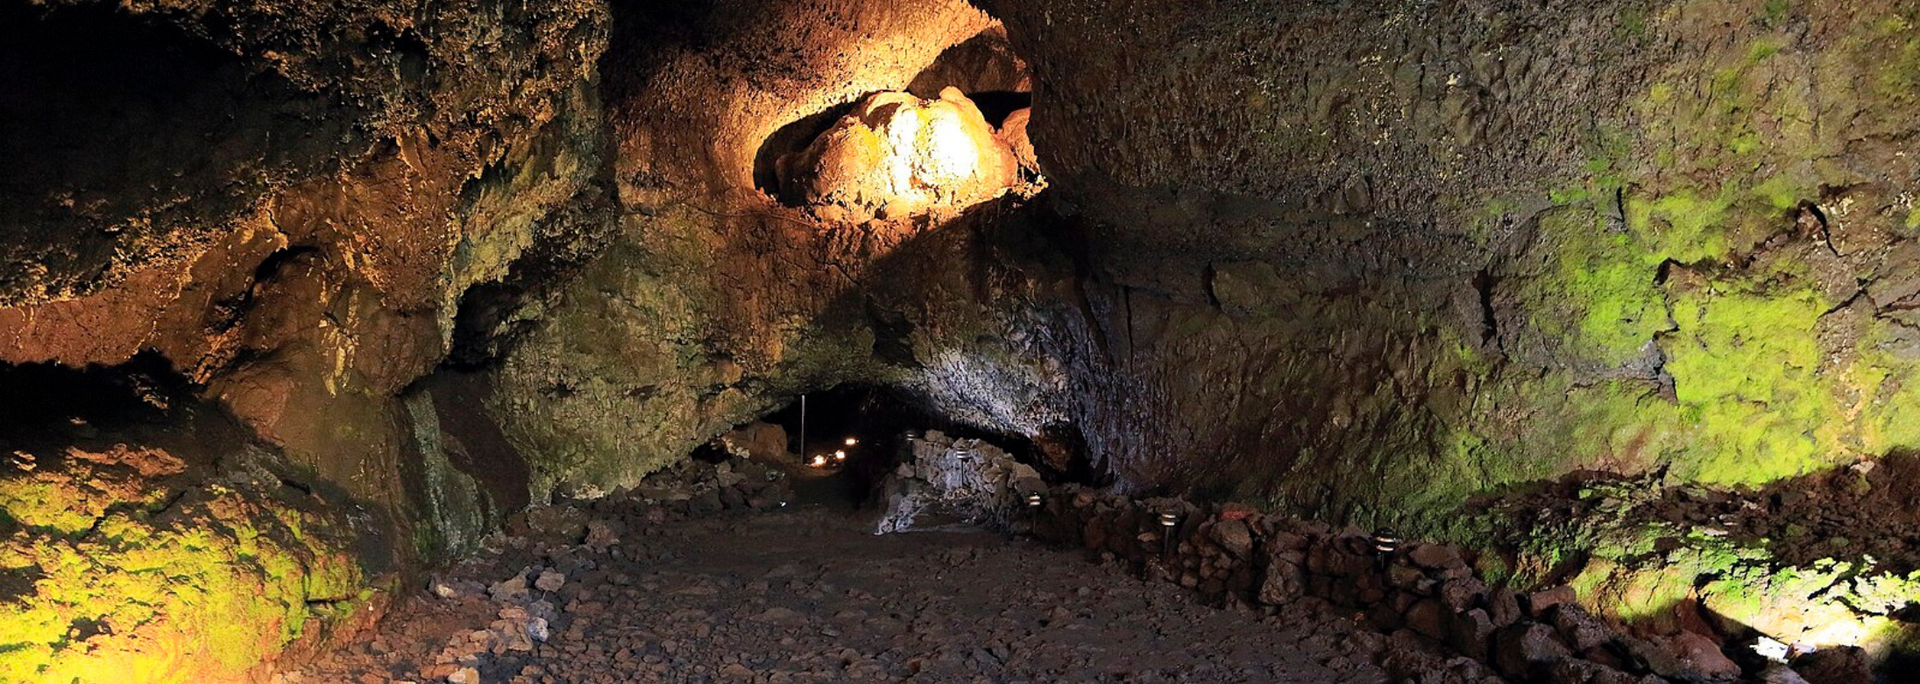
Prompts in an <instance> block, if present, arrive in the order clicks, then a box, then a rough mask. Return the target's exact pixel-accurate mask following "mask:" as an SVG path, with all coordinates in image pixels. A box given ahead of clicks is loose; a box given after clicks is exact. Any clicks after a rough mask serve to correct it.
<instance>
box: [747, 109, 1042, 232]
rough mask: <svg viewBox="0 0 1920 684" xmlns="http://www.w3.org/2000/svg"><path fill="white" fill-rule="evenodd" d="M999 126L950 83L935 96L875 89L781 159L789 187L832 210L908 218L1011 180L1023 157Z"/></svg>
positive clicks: (858, 219) (853, 216)
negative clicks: (1018, 158)
mask: <svg viewBox="0 0 1920 684" xmlns="http://www.w3.org/2000/svg"><path fill="white" fill-rule="evenodd" d="M998 133H999V132H998V131H996V130H995V129H994V127H993V126H992V125H990V124H988V123H987V120H986V117H985V115H983V114H981V113H980V108H979V107H978V106H976V105H974V103H973V100H970V99H967V96H966V95H965V94H964V93H962V92H960V90H959V89H957V88H954V87H952V86H948V87H947V88H945V89H942V90H941V91H940V97H938V98H935V99H930V100H923V99H920V98H917V97H914V96H912V95H909V94H907V93H875V94H873V95H871V96H868V97H867V99H865V100H862V101H860V103H859V104H858V105H856V106H855V107H854V109H853V112H851V113H849V114H847V115H846V116H844V117H841V119H840V120H839V121H837V122H835V123H834V125H833V126H832V127H830V128H828V129H827V130H826V131H825V132H823V133H821V134H820V136H819V137H817V138H815V139H814V141H813V144H812V145H808V146H807V149H805V150H802V151H801V152H800V153H799V154H798V155H794V156H790V157H783V158H781V159H780V160H779V161H778V162H776V164H777V166H778V173H779V174H780V176H781V188H782V191H783V194H784V195H785V196H786V197H787V198H788V199H789V200H790V201H793V202H796V203H799V204H803V205H806V206H809V207H812V208H813V211H814V214H815V215H817V216H820V217H821V218H823V219H825V220H829V221H851V222H854V223H864V222H867V221H870V220H872V219H874V218H885V219H898V218H906V217H909V216H912V215H914V214H923V213H926V212H927V211H928V210H930V209H933V208H935V207H949V208H962V207H966V206H968V205H972V204H978V203H980V202H981V201H983V200H987V199H991V198H992V197H994V196H995V195H998V194H1000V193H1002V192H1005V191H1006V190H1007V189H1008V188H1010V187H1012V186H1013V185H1014V183H1015V181H1016V180H1017V179H1018V176H1017V175H1016V174H1017V172H1018V167H1017V166H1016V164H1017V162H1016V160H1015V158H1014V151H1013V149H1012V146H1011V144H1009V143H1008V142H1007V141H1005V140H1003V139H1002V138H1001V137H999V134H998Z"/></svg>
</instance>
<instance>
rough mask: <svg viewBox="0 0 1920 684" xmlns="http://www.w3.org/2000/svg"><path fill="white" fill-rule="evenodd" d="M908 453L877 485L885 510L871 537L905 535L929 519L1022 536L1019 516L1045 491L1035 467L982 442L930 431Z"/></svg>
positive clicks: (912, 443) (910, 445) (914, 441)
mask: <svg viewBox="0 0 1920 684" xmlns="http://www.w3.org/2000/svg"><path fill="white" fill-rule="evenodd" d="M906 448H907V450H908V452H909V454H908V457H907V458H905V459H903V460H902V461H901V463H900V465H899V466H898V467H896V468H895V469H894V471H893V472H891V473H888V474H887V476H886V479H885V480H883V481H882V482H881V484H880V497H881V498H883V499H884V500H885V501H886V510H885V512H883V513H881V516H880V522H879V524H878V525H876V526H875V529H874V533H875V534H886V533H889V532H906V531H909V530H912V529H914V527H915V525H916V524H917V523H919V522H920V518H921V517H922V516H928V517H932V515H941V516H944V517H950V518H957V519H959V520H961V521H964V522H965V523H967V524H972V525H985V526H991V527H997V528H1003V529H1011V530H1015V531H1025V530H1024V525H1023V524H1022V523H1023V522H1024V519H1025V518H1026V517H1027V516H1026V515H1023V514H1022V513H1023V512H1024V511H1029V510H1030V509H1032V508H1033V507H1035V506H1038V505H1039V504H1040V503H1041V499H1040V498H1038V497H1040V495H1041V494H1042V493H1043V492H1045V491H1046V488H1047V483H1046V481H1044V480H1042V479H1040V473H1039V472H1038V471H1036V470H1034V469H1033V466H1030V465H1027V464H1025V463H1021V462H1019V461H1016V460H1014V458H1013V456H1012V455H1011V454H1008V453H1007V452H1006V451H1004V450H1002V449H1000V448H999V447H996V446H994V445H992V444H988V443H986V442H984V441H981V440H977V439H953V438H951V437H948V436H946V434H944V433H942V432H940V431H939V430H930V431H928V432H927V434H926V436H924V437H920V438H914V439H910V440H908V441H907V446H906ZM930 514H932V515H930Z"/></svg>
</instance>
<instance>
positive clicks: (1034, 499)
mask: <svg viewBox="0 0 1920 684" xmlns="http://www.w3.org/2000/svg"><path fill="white" fill-rule="evenodd" d="M1027 505H1028V506H1030V507H1033V508H1039V507H1040V495H1039V494H1037V493H1036V494H1028V495H1027Z"/></svg>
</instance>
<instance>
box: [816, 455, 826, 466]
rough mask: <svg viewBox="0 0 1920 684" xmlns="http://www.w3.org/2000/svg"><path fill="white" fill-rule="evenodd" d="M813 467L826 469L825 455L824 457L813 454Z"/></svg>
mask: <svg viewBox="0 0 1920 684" xmlns="http://www.w3.org/2000/svg"><path fill="white" fill-rule="evenodd" d="M813 467H815V468H825V467H827V455H826V454H814V455H813Z"/></svg>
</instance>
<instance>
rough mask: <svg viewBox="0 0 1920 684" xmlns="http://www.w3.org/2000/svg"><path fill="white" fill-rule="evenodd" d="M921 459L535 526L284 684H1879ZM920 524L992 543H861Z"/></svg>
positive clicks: (1818, 660)
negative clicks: (943, 513) (874, 499)
mask: <svg viewBox="0 0 1920 684" xmlns="http://www.w3.org/2000/svg"><path fill="white" fill-rule="evenodd" d="M909 444H910V449H909V451H910V453H909V454H908V455H906V456H904V457H903V463H902V465H900V466H899V467H898V468H897V469H896V471H895V472H894V474H893V475H892V477H890V478H889V480H888V482H887V484H886V485H885V486H884V487H883V488H882V492H883V493H884V494H885V496H886V497H887V498H888V499H889V504H888V506H887V507H886V509H885V510H884V511H883V512H880V513H878V514H873V513H869V514H865V515H861V514H855V513H850V512H847V511H843V510H839V509H835V508H831V507H825V506H805V507H802V506H786V505H784V504H785V502H786V501H787V500H788V499H789V498H790V497H791V493H790V491H789V490H788V489H787V481H786V477H785V476H784V475H782V474H781V471H780V470H777V469H771V468H767V467H763V466H761V465H758V464H756V463H753V462H751V461H748V460H746V459H742V458H738V457H735V458H732V459H729V460H728V461H726V462H724V463H720V464H718V465H707V464H702V463H698V462H693V461H689V462H687V463H683V464H681V465H679V466H676V467H675V469H673V470H671V471H669V472H663V473H661V474H658V475H656V476H654V477H652V478H649V480H648V481H647V483H645V484H643V485H642V486H641V487H638V488H636V489H634V490H632V491H630V492H620V493H616V494H615V495H612V496H608V497H605V498H602V499H598V500H595V501H591V502H574V503H571V504H567V505H556V506H544V507H536V508H533V509H531V510H529V511H527V512H526V513H525V514H523V515H521V516H518V517H517V518H516V519H515V521H514V523H513V524H512V525H510V527H509V530H508V531H507V532H506V533H504V534H501V535H496V536H495V537H494V538H492V539H491V540H490V541H489V543H488V545H487V548H486V550H485V551H484V552H483V553H481V554H480V555H479V556H478V557H476V558H473V559H471V560H469V561H467V562H464V563H461V564H459V565H457V566H455V567H452V568H448V569H446V570H445V571H444V572H443V573H441V574H439V575H437V576H436V577H435V578H434V579H433V580H432V581H431V582H430V583H429V584H428V589H429V591H425V592H421V593H420V594H418V595H416V596H414V597H411V598H409V599H407V600H406V601H404V602H403V603H401V604H400V605H398V606H396V608H395V609H394V611H393V612H392V614H391V615H390V616H389V617H388V618H387V619H386V621H384V622H383V623H382V625H381V626H380V627H379V628H378V629H377V630H375V631H374V632H373V633H370V634H366V635H363V636H362V637H361V638H360V639H359V640H358V641H356V642H355V643H353V644H352V645H351V646H350V647H349V648H347V649H345V650H342V651H340V652H337V653H335V654H333V655H331V656H329V657H327V658H326V659H324V660H322V661H319V662H316V663H313V664H311V665H310V666H308V667H306V668H305V669H302V670H298V671H290V672H286V673H282V674H281V675H279V676H278V677H277V678H276V682H277V683H278V684H305V683H310V682H358V683H360V684H381V683H392V682H416V683H424V682H440V681H445V682H454V683H457V684H477V683H479V682H489V683H491V682H503V683H510V684H535V683H538V684H599V683H611V682H736V681H737V682H842V681H924V682H956V681H957V682H974V681H977V682H1055V681H1098V682H1107V681H1111V682H1122V681H1124V682H1171V681H1183V682H1268V681H1296V682H1329V683H1332V682H1340V683H1347V682H1352V683H1356V684H1359V683H1368V684H1372V683H1381V684H1384V683H1385V682H1415V683H1418V684H1449V683H1455V682H1458V683H1463V684H1464V683H1468V682H1501V681H1514V682H1528V681H1539V682H1550V683H1552V684H1616V683H1617V684H1661V683H1663V682H1730V681H1735V680H1738V679H1742V678H1745V679H1747V680H1753V681H1767V682H1777V683H1780V684H1793V683H1795V682H1803V681H1804V682H1810V683H1811V684H1866V683H1867V682H1870V681H1871V678H1870V677H1871V676H1870V675H1869V674H1867V673H1866V671H1865V669H1864V661H1863V660H1861V659H1860V658H1858V657H1857V654H1851V653H1847V652H1844V651H1841V650H1839V649H1827V650H1822V651H1817V652H1815V653H1812V654H1809V655H1803V656H1801V657H1800V658H1799V659H1798V660H1795V661H1794V662H1793V665H1792V666H1789V665H1787V664H1785V663H1778V662H1775V663H1766V664H1759V665H1754V664H1749V665H1747V666H1746V667H1745V668H1744V669H1743V667H1742V664H1740V663H1736V662H1734V661H1733V660H1732V659H1730V658H1729V657H1728V656H1727V654H1726V653H1725V652H1723V650H1722V649H1721V647H1720V645H1719V644H1717V643H1716V642H1715V641H1714V640H1713V639H1712V638H1709V637H1708V636H1705V635H1702V634H1698V633H1694V632H1685V631H1683V632H1680V633H1679V634H1676V635H1669V636H1658V637H1643V636H1639V635H1635V634H1630V633H1627V632H1625V631H1622V630H1620V629H1616V628H1615V626H1613V625H1610V624H1609V623H1608V621H1606V620H1603V619H1601V618H1599V617H1596V616H1594V615H1592V614H1590V613H1589V612H1588V611H1587V610H1585V609H1583V608H1582V607H1581V606H1580V605H1578V604H1577V603H1576V602H1575V601H1576V599H1577V598H1579V597H1577V596H1576V595H1575V594H1574V592H1573V590H1572V589H1569V588H1567V587H1557V588H1552V589H1548V590H1544V591H1537V592H1530V593H1522V592H1516V591H1513V590H1509V589H1504V588H1499V587H1494V586H1489V585H1488V583H1486V582H1485V581H1483V580H1482V579H1480V578H1479V577H1477V576H1476V574H1475V571H1474V569H1473V568H1472V567H1471V565H1470V564H1469V562H1468V559H1467V557H1466V556H1465V555H1464V554H1463V553H1462V552H1461V551H1459V550H1456V549H1454V548H1452V547H1448V546H1443V545H1437V544H1423V543H1407V542H1401V541H1399V540H1394V539H1387V538H1380V537H1378V536H1376V535H1370V534H1366V533H1362V532H1360V531H1358V530H1352V529H1349V530H1336V529H1333V528H1330V527H1328V526H1326V525H1324V524H1318V523H1312V522H1305V521H1301V520H1297V519H1293V518H1287V517H1282V516H1275V515H1267V514H1264V513H1262V512H1260V511H1258V510H1254V509H1252V508H1248V507H1243V506H1235V505H1225V506H1197V505H1194V504H1191V503H1189V502H1186V501H1183V500H1180V499H1146V500H1140V499H1133V498H1129V497H1126V496H1123V495H1121V494H1117V493H1113V492H1109V491H1099V490H1093V489H1088V488H1083V487H1081V486H1078V485H1064V486H1055V487H1051V488H1048V487H1046V486H1045V485H1044V484H1042V483H1040V482H1038V477H1037V476H1030V475H1031V474H1032V472H1033V471H1032V470H1031V469H1027V468H1026V467H1025V466H1021V465H1019V464H1017V463H1015V462H1014V461H1013V460H1012V459H1011V457H1008V456H1007V455H1006V454H1005V452H1003V451H1001V450H999V449H997V448H995V447H992V446H991V445H987V444H984V443H980V442H975V441H971V440H953V439H951V438H948V437H946V436H945V435H941V434H939V433H929V434H928V435H927V436H926V437H925V438H921V439H917V440H912V441H910V442H909ZM962 453H966V454H970V456H969V457H968V458H960V454H962ZM1036 497H1037V498H1036ZM934 508H946V509H948V510H952V511H958V512H960V513H962V515H961V517H968V515H967V514H971V517H973V519H975V520H980V521H984V522H989V523H992V524H995V525H997V526H1000V527H1002V528H1004V529H1003V530H1001V531H988V530H986V529H983V528H974V529H971V530H964V531H953V528H951V527H942V528H939V529H940V530H941V531H937V532H918V533H913V534H875V533H873V530H875V529H876V526H877V527H879V528H880V529H882V531H888V530H911V529H915V527H914V526H913V525H912V524H911V522H912V520H913V518H914V515H915V513H916V512H917V513H922V514H924V513H925V512H926V511H928V510H931V509H934ZM903 513H904V515H903ZM876 515H878V516H879V517H880V518H881V520H882V521H894V522H893V523H892V524H889V523H886V522H881V523H879V524H878V525H876V522H875V520H874V518H875V516H876ZM1005 529H1018V530H1021V531H1022V532H1023V533H1024V534H1023V535H1022V536H1020V537H1016V538H1015V539H1013V540H1011V541H1010V540H1008V539H1007V538H1006V537H1005V536H1004V535H1005V531H1004V530H1005ZM1063 546H1064V547H1077V548H1079V549H1081V550H1082V552H1083V554H1084V556H1083V558H1084V560H1083V558H1081V557H1076V554H1074V553H1070V552H1068V551H1064V550H1062V549H1061V548H1059V547H1063ZM1086 560H1092V561H1096V563H1095V564H1094V565H1093V566H1092V567H1089V565H1088V563H1086V562H1085V561H1086ZM1130 575H1131V576H1130ZM1136 577H1142V578H1145V579H1148V580H1155V581H1151V582H1141V581H1138V580H1137V579H1136ZM1196 593H1197V594H1198V598H1199V599H1200V600H1195V598H1196V597H1195V594H1196ZM1796 669H1797V670H1798V671H1797V672H1796Z"/></svg>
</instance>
